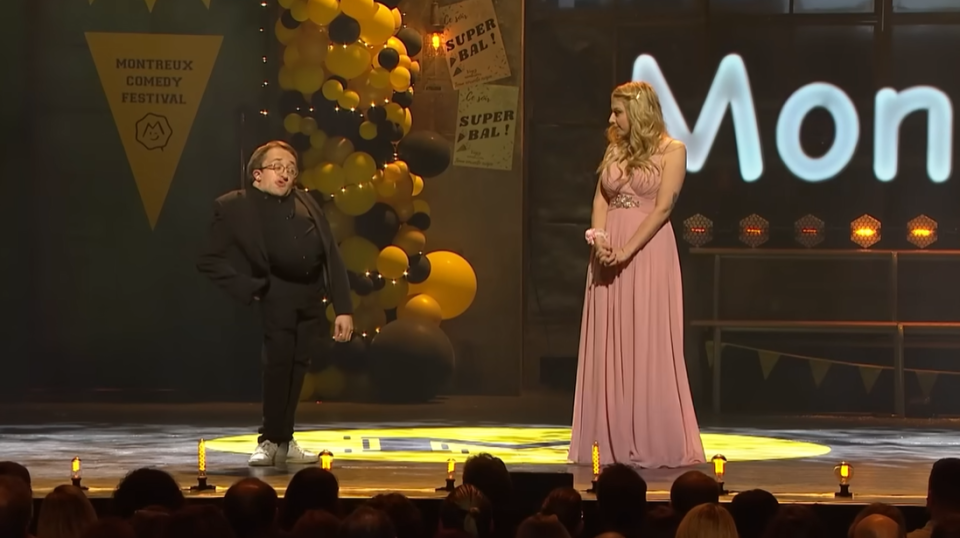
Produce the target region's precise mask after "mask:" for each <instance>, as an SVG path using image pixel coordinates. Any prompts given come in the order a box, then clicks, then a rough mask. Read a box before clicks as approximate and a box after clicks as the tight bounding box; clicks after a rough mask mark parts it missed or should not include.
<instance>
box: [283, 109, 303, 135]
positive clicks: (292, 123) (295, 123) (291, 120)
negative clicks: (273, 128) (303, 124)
mask: <svg viewBox="0 0 960 538" xmlns="http://www.w3.org/2000/svg"><path fill="white" fill-rule="evenodd" d="M300 121H301V118H300V114H297V113H296V112H293V113H291V114H287V116H286V117H285V118H283V129H284V130H285V131H286V132H288V133H290V134H294V133H299V132H300Z"/></svg>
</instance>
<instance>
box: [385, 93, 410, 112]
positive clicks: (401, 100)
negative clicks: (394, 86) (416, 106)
mask: <svg viewBox="0 0 960 538" xmlns="http://www.w3.org/2000/svg"><path fill="white" fill-rule="evenodd" d="M390 100H391V101H393V102H394V103H396V104H398V105H400V106H402V107H403V108H410V106H411V105H413V92H412V91H410V90H407V91H405V92H393V97H392V98H391V99H390Z"/></svg>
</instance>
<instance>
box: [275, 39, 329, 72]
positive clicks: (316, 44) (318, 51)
mask: <svg viewBox="0 0 960 538" xmlns="http://www.w3.org/2000/svg"><path fill="white" fill-rule="evenodd" d="M328 46H330V39H329V38H328V37H327V34H326V33H320V32H318V33H315V34H307V33H305V34H301V36H300V39H298V40H297V54H298V57H297V59H298V60H299V61H300V62H302V63H305V64H309V65H317V66H319V65H322V64H323V59H324V58H326V57H327V47H328ZM284 52H286V51H284Z"/></svg>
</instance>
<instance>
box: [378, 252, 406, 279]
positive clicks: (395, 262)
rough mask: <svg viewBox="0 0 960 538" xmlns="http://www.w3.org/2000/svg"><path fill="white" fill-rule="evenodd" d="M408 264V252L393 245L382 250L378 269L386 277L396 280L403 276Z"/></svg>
mask: <svg viewBox="0 0 960 538" xmlns="http://www.w3.org/2000/svg"><path fill="white" fill-rule="evenodd" d="M408 265H409V263H408V260H407V253H406V252H404V251H403V249H402V248H400V247H395V246H393V245H390V246H388V247H386V248H384V249H383V250H381V251H380V255H379V256H378V257H377V271H380V274H381V275H383V276H384V277H385V278H389V279H393V280H396V279H398V278H400V277H402V276H403V273H404V271H406V270H407V267H408Z"/></svg>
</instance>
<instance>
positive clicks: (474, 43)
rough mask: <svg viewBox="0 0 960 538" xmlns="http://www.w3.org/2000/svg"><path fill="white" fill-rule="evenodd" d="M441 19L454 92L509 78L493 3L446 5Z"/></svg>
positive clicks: (484, 0)
mask: <svg viewBox="0 0 960 538" xmlns="http://www.w3.org/2000/svg"><path fill="white" fill-rule="evenodd" d="M517 1H520V0H517ZM440 19H441V21H442V22H443V27H444V32H443V39H444V52H445V53H446V56H447V68H448V69H449V70H450V79H451V80H452V81H453V89H455V90H459V89H461V88H466V87H468V86H473V85H474V84H482V83H484V82H492V81H494V80H500V79H503V78H507V77H509V76H510V63H509V62H508V61H507V51H506V49H505V48H504V47H503V36H502V35H501V34H500V23H499V22H498V21H497V11H496V10H495V9H494V7H493V2H492V1H491V0H463V1H462V2H457V3H456V4H451V5H449V6H444V7H442V8H440Z"/></svg>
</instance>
